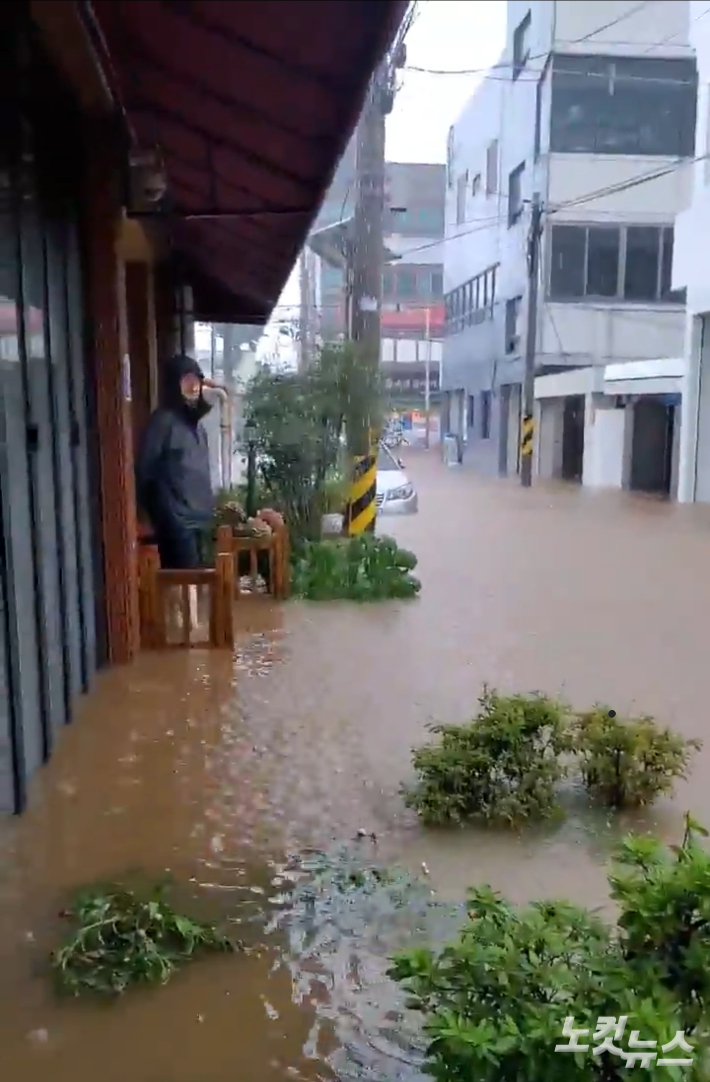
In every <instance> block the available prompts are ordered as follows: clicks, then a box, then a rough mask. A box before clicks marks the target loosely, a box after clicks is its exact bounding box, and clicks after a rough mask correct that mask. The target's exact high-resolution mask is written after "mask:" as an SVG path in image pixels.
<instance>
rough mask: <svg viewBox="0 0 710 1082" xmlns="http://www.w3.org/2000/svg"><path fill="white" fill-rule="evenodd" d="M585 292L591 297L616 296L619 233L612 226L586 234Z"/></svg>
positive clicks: (617, 288) (602, 227) (590, 230)
mask: <svg viewBox="0 0 710 1082" xmlns="http://www.w3.org/2000/svg"><path fill="white" fill-rule="evenodd" d="M627 267H628V261H627ZM586 292H587V294H588V295H590V296H593V297H616V296H617V295H618V292H619V231H618V229H614V227H613V226H599V227H596V228H594V229H592V228H590V229H589V231H588V233H587V285H586Z"/></svg>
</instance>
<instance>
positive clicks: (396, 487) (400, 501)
mask: <svg viewBox="0 0 710 1082" xmlns="http://www.w3.org/2000/svg"><path fill="white" fill-rule="evenodd" d="M418 510H419V496H418V495H417V490H416V489H415V487H414V485H413V484H412V482H411V481H410V480H409V478H408V477H407V474H406V473H405V472H404V464H403V463H402V462H401V461H400V460H399V459H397V458H395V456H394V455H393V454H392V453H391V451H389V450H388V449H387V448H386V447H385V446H384V444H382V443H380V448H379V453H378V455H377V513H378V514H380V515H411V514H414V512H415V511H418Z"/></svg>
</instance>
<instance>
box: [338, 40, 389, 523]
mask: <svg viewBox="0 0 710 1082" xmlns="http://www.w3.org/2000/svg"><path fill="white" fill-rule="evenodd" d="M391 81H392V69H391V67H390V64H389V62H385V63H384V64H382V65H381V66H380V68H379V69H378V71H377V72H376V73H375V75H374V77H373V79H372V83H371V85H370V89H369V91H368V95H367V100H366V102H365V106H364V108H363V111H362V115H361V117H360V122H359V124H358V128H357V135H356V138H357V160H356V192H357V197H356V204H355V214H354V221H353V231H352V239H351V243H350V246H349V256H350V259H349V263H350V267H349V269H350V270H351V283H352V285H351V292H350V335H351V339H352V342H353V344H354V346H355V363H356V364H358V365H363V366H366V367H367V368H368V369H370V372H371V373H372V374H373V375H374V374H375V373H377V371H378V370H379V366H380V309H381V305H382V267H383V263H384V242H383V225H384V223H383V217H384V198H385V117H386V116H387V114H388V112H390V110H391V108H392V97H393V95H392V90H391ZM373 383H374V380H373ZM348 442H349V443H350V445H351V451H352V452H353V453H354V456H355V457H354V463H353V476H352V481H351V488H350V494H349V498H348V506H347V508H346V517H345V525H346V528H347V531H348V533H349V534H350V535H351V536H352V535H357V534H360V533H363V532H365V531H372V530H374V528H375V518H376V514H377V505H376V497H377V452H376V448H374V447H373V432H372V420H371V419H370V421H369V423H368V425H367V428H366V429H365V430H363V431H359V432H351V433H349V439H348Z"/></svg>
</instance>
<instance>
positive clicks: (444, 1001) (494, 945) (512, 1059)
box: [391, 888, 682, 1082]
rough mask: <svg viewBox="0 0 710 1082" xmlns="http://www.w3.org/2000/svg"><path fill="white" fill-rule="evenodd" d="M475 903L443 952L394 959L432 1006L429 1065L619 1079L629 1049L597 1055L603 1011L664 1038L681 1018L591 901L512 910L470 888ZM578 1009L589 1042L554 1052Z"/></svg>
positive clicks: (545, 1078) (442, 1071) (414, 994)
mask: <svg viewBox="0 0 710 1082" xmlns="http://www.w3.org/2000/svg"><path fill="white" fill-rule="evenodd" d="M469 905H470V914H469V922H468V924H467V925H466V927H465V928H464V930H463V932H462V933H461V935H460V938H459V939H458V941H456V942H455V943H452V944H451V945H450V946H447V947H445V948H444V949H443V950H441V951H440V952H438V953H434V952H432V951H430V950H427V949H417V950H412V951H407V952H404V953H402V954H401V955H399V956H398V957H397V958H396V959H395V961H394V965H393V967H392V969H391V975H392V976H393V977H395V979H397V980H398V981H402V982H404V985H405V987H406V989H407V990H408V992H409V993H410V996H411V999H410V1004H409V1005H410V1006H411V1007H413V1008H414V1009H415V1010H419V1011H421V1012H423V1013H424V1015H425V1032H426V1035H427V1037H428V1039H429V1047H428V1052H427V1070H428V1073H430V1074H431V1075H432V1076H433V1078H435V1079H437V1080H438V1082H469V1080H471V1079H476V1082H511V1080H521V1082H522V1080H525V1082H617V1080H618V1082H621V1080H622V1079H623V1078H625V1077H626V1071H627V1068H626V1064H625V1061H624V1060H623V1059H621V1058H619V1057H615V1056H612V1055H611V1054H610V1053H609V1052H603V1053H602V1054H601V1055H599V1056H592V1049H593V1047H594V1046H595V1042H593V1041H592V1042H591V1044H590V1040H589V1037H591V1035H592V1034H593V1033H594V1031H595V1030H596V1028H597V1019H598V1018H600V1017H608V1018H614V1019H615V1020H616V1019H617V1018H618V1017H619V1016H620V1015H626V1016H627V1018H628V1021H627V1024H626V1030H625V1034H626V1036H627V1038H628V1035H629V1034H630V1033H631V1032H632V1031H633V1030H639V1031H640V1033H641V1038H642V1039H644V1040H654V1039H655V1040H656V1041H657V1042H658V1044H659V1045H663V1044H665V1043H667V1042H668V1041H670V1040H671V1039H672V1037H673V1036H674V1035H675V1033H676V1032H677V1030H678V1029H681V1028H682V1023H681V1017H680V1011H679V1008H678V1005H677V1003H676V1001H675V1000H674V997H673V995H672V994H671V993H670V992H668V991H667V990H666V989H664V988H660V987H655V986H654V985H653V982H652V981H651V980H650V979H649V975H648V974H644V973H643V972H639V973H637V971H636V969H635V968H634V967H633V966H632V965H630V964H629V963H628V962H627V961H626V959H625V957H624V951H623V945H622V943H621V942H620V941H619V940H618V939H617V938H616V936H615V935H614V933H613V930H611V929H608V928H605V927H604V926H603V925H602V924H601V923H600V922H599V921H598V920H596V919H595V918H594V916H593V915H591V914H590V913H588V912H587V911H586V910H584V909H581V908H578V907H576V906H572V905H569V904H567V903H564V902H537V903H534V904H533V905H531V906H528V907H526V908H524V909H516V908H515V907H513V906H511V905H509V904H508V903H507V902H506V901H504V900H503V899H502V898H500V897H499V896H498V895H497V894H494V893H493V892H492V891H491V890H490V889H489V888H483V889H480V890H476V891H472V892H471V894H470V896H469ZM570 1016H571V1017H572V1018H573V1019H574V1028H575V1029H579V1030H586V1031H588V1033H589V1037H587V1036H583V1037H582V1039H581V1041H580V1043H581V1044H582V1045H585V1044H586V1045H587V1050H586V1051H581V1050H580V1051H578V1052H576V1053H572V1054H570V1053H564V1052H555V1046H556V1045H564V1044H566V1043H567V1041H566V1040H565V1038H564V1037H563V1036H562V1030H563V1026H564V1023H565V1019H566V1018H568V1017H570ZM599 1043H600V1041H597V1042H596V1044H597V1045H598V1044H599ZM620 1044H621V1047H623V1048H624V1050H626V1049H625V1042H623V1041H622V1042H620ZM671 1071H672V1069H670V1071H669V1069H668V1068H665V1067H658V1066H656V1065H655V1063H654V1064H652V1065H651V1066H650V1067H649V1068H648V1069H647V1070H646V1073H645V1074H644V1077H650V1078H652V1079H656V1080H659V1079H661V1078H663V1079H666V1080H667V1079H668V1077H669V1075H670V1077H671V1078H672V1077H673V1075H672V1073H671Z"/></svg>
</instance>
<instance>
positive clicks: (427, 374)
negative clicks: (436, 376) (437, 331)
mask: <svg viewBox="0 0 710 1082" xmlns="http://www.w3.org/2000/svg"><path fill="white" fill-rule="evenodd" d="M424 356H425V361H424V365H425V367H424V383H425V387H424V424H425V425H426V427H425V429H424V446H425V447H426V449H427V451H428V450H429V447H430V445H431V312H430V310H429V309H428V308H427V310H426V353H425V355H424Z"/></svg>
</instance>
